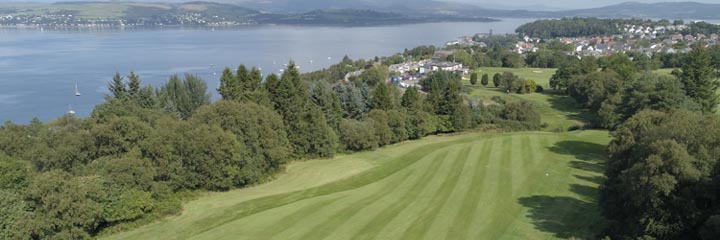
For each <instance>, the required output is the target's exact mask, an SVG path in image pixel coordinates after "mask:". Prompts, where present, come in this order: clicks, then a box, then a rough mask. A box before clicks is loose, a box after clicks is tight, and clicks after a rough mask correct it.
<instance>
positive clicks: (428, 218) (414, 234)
mask: <svg viewBox="0 0 720 240" xmlns="http://www.w3.org/2000/svg"><path fill="white" fill-rule="evenodd" d="M469 153H470V148H469V146H466V147H464V148H463V149H462V150H461V153H460V155H459V157H458V158H456V159H455V160H454V162H453V167H452V171H451V172H450V175H449V176H447V177H446V178H445V181H444V182H443V184H442V187H440V190H439V191H438V192H437V193H436V195H435V197H433V199H432V200H431V201H430V205H429V206H428V207H427V208H426V209H425V211H424V212H422V213H420V214H419V215H418V217H417V219H416V220H415V221H414V222H413V224H411V225H410V228H408V229H407V230H406V231H405V233H404V234H403V236H402V237H401V239H413V240H415V239H421V238H422V237H424V236H425V234H427V231H428V230H429V229H430V225H431V224H432V222H433V220H434V219H435V216H437V214H438V211H440V209H442V207H443V206H444V205H445V203H446V202H447V200H448V198H449V197H450V193H451V192H452V191H453V190H454V189H455V186H456V185H457V183H458V179H459V178H460V175H461V174H462V172H463V170H464V169H463V168H462V166H463V165H464V163H465V162H466V159H467V157H468V154H469Z"/></svg>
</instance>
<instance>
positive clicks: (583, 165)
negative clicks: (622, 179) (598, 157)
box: [570, 161, 605, 173]
mask: <svg viewBox="0 0 720 240" xmlns="http://www.w3.org/2000/svg"><path fill="white" fill-rule="evenodd" d="M570 167H573V168H575V169H580V170H583V171H588V172H595V173H603V172H604V171H605V165H603V164H602V163H597V162H583V161H572V162H570Z"/></svg>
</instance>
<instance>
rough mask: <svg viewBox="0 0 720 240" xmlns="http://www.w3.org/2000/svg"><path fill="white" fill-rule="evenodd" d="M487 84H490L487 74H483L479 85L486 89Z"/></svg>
mask: <svg viewBox="0 0 720 240" xmlns="http://www.w3.org/2000/svg"><path fill="white" fill-rule="evenodd" d="M489 83H490V76H488V74H487V73H486V74H483V76H482V80H480V84H481V85H483V86H484V87H487V85H488V84H489Z"/></svg>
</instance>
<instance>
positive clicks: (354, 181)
mask: <svg viewBox="0 0 720 240" xmlns="http://www.w3.org/2000/svg"><path fill="white" fill-rule="evenodd" d="M471 140H472V139H469V138H461V139H458V140H454V141H448V142H442V143H435V144H430V145H427V146H423V147H418V148H417V149H416V150H414V151H411V152H410V153H409V154H406V155H403V156H399V157H397V158H392V159H391V160H390V161H388V162H386V163H384V165H383V167H382V168H373V169H371V170H368V171H367V172H364V173H361V174H358V175H355V176H352V177H349V178H346V179H344V180H341V181H337V182H332V183H328V184H325V185H322V186H319V187H314V188H310V189H306V190H300V191H295V192H289V193H284V194H277V195H273V196H268V197H262V198H257V199H253V200H250V201H246V202H241V203H238V204H236V205H233V206H232V207H229V208H228V210H227V211H224V212H222V213H220V214H217V215H214V216H208V217H207V218H205V219H202V220H198V221H197V222H195V223H194V225H193V228H189V229H183V230H180V231H179V232H178V233H177V235H179V236H187V237H190V236H194V235H199V234H202V233H204V232H207V231H211V230H212V229H214V228H216V227H219V226H222V225H224V224H226V223H229V222H232V221H235V220H237V219H240V218H244V217H247V216H250V215H253V214H256V213H259V212H262V211H267V210H270V209H273V208H277V207H281V206H285V205H288V204H291V203H294V202H297V201H300V200H303V199H308V198H312V197H318V196H324V195H328V194H332V193H335V192H340V191H346V190H350V189H356V188H360V187H363V186H366V185H368V184H371V183H373V182H376V181H379V180H381V179H384V178H386V177H388V176H390V175H392V174H394V173H396V172H398V171H400V170H402V169H404V168H405V167H407V166H409V165H411V164H413V163H415V162H417V161H419V160H420V159H421V158H422V157H424V156H426V155H428V154H430V153H432V152H434V151H436V150H438V149H441V148H444V147H447V146H450V145H454V144H461V143H465V142H469V141H471Z"/></svg>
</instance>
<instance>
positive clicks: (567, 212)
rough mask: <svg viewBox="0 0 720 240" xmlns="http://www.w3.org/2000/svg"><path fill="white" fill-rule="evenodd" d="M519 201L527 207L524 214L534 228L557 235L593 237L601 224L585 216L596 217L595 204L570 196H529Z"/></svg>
mask: <svg viewBox="0 0 720 240" xmlns="http://www.w3.org/2000/svg"><path fill="white" fill-rule="evenodd" d="M518 202H519V203H520V204H521V205H523V206H524V207H526V208H529V210H528V215H527V217H528V218H530V219H531V221H532V224H533V225H534V226H535V229H537V230H539V231H542V232H547V233H552V234H553V235H554V236H555V237H557V238H564V239H567V238H573V237H574V238H582V239H592V238H594V237H596V236H595V235H596V234H597V232H598V231H599V230H601V229H602V226H601V225H598V224H597V223H596V222H593V221H588V219H598V218H595V217H596V216H588V215H589V214H590V215H599V212H598V210H597V205H596V204H594V203H590V202H585V201H581V200H578V199H575V198H571V197H551V196H531V197H525V198H520V199H519V200H518Z"/></svg>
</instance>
